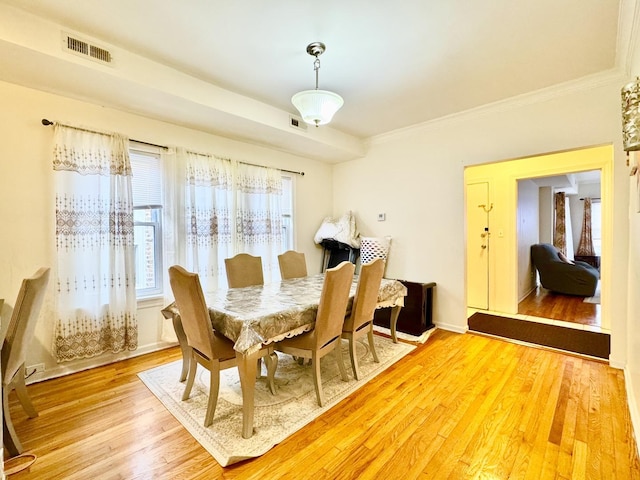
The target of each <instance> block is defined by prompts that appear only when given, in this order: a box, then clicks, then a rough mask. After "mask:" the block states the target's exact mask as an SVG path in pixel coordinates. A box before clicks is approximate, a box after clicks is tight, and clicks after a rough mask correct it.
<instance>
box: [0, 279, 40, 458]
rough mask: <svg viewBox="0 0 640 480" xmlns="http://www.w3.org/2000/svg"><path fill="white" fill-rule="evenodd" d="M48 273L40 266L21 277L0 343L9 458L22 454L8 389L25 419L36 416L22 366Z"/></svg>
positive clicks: (34, 326) (3, 402)
mask: <svg viewBox="0 0 640 480" xmlns="http://www.w3.org/2000/svg"><path fill="white" fill-rule="evenodd" d="M49 272H50V269H49V268H40V269H38V271H37V272H36V273H35V274H34V275H33V276H32V277H29V278H25V279H24V280H22V285H21V286H20V291H19V292H18V298H17V299H16V304H15V306H14V308H13V314H12V315H11V320H10V321H9V326H8V328H7V335H6V337H5V339H4V343H3V345H2V355H1V356H2V369H1V370H2V411H3V415H2V434H3V443H4V446H5V447H6V449H7V451H8V453H9V456H11V457H14V456H16V455H19V454H21V453H22V445H21V444H20V440H19V439H18V436H17V435H16V431H15V429H14V428H13V422H12V421H11V412H10V410H9V394H10V393H11V391H12V390H15V391H16V394H17V395H18V400H20V403H21V404H22V408H24V410H25V412H27V415H28V416H29V418H34V417H37V416H38V412H37V411H36V409H35V408H34V407H33V404H32V403H31V399H30V398H29V394H28V393H27V387H26V385H25V382H24V374H25V368H24V367H25V362H26V355H27V351H28V350H29V349H30V348H31V342H32V341H33V335H34V331H35V328H36V323H38V315H39V313H40V309H41V307H42V302H43V300H44V295H45V293H46V288H47V283H48V281H49Z"/></svg>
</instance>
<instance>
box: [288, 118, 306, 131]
mask: <svg viewBox="0 0 640 480" xmlns="http://www.w3.org/2000/svg"><path fill="white" fill-rule="evenodd" d="M289 126H290V127H292V128H296V129H298V130H306V129H307V124H306V123H304V120H302V118H300V117H298V116H296V115H289Z"/></svg>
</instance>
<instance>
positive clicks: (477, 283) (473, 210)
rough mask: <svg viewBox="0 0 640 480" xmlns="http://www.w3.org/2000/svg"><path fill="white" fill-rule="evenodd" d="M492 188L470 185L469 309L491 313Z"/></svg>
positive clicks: (468, 205)
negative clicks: (490, 216) (490, 197)
mask: <svg viewBox="0 0 640 480" xmlns="http://www.w3.org/2000/svg"><path fill="white" fill-rule="evenodd" d="M491 208H492V206H491V205H490V204H489V184H488V183H486V182H482V183H472V184H467V306H468V307H470V308H477V309H479V310H488V309H489V252H490V238H491V237H490V232H489V212H490V211H491Z"/></svg>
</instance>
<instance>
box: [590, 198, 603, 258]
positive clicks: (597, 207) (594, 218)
mask: <svg viewBox="0 0 640 480" xmlns="http://www.w3.org/2000/svg"><path fill="white" fill-rule="evenodd" d="M601 207H602V203H600V200H597V199H593V200H592V201H591V240H592V241H593V250H594V251H595V252H596V255H597V256H601V255H602V213H601V212H602V209H601Z"/></svg>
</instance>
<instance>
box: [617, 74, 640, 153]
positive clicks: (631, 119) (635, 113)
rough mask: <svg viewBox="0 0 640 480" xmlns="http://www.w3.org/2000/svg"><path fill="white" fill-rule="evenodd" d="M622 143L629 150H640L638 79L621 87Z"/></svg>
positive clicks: (639, 92)
mask: <svg viewBox="0 0 640 480" xmlns="http://www.w3.org/2000/svg"><path fill="white" fill-rule="evenodd" d="M621 93H622V143H623V147H624V150H625V151H627V152H629V151H633V150H640V79H636V81H635V82H631V83H629V84H627V85H625V86H624V87H623V88H622V92H621Z"/></svg>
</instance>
